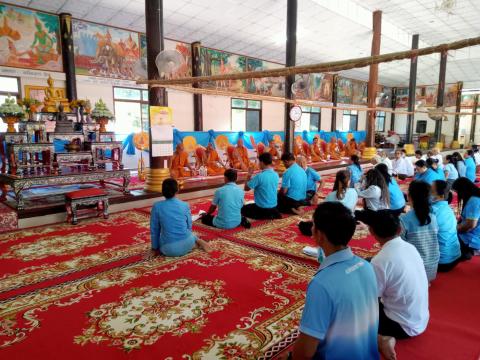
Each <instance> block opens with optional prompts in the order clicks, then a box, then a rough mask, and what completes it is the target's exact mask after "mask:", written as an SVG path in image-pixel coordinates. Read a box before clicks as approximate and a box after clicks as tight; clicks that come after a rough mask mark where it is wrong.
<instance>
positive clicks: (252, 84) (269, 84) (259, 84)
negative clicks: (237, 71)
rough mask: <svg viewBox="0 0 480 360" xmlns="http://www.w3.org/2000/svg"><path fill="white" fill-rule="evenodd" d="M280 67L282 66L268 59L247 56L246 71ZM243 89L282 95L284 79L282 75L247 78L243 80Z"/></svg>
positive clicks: (250, 91) (252, 92)
mask: <svg viewBox="0 0 480 360" xmlns="http://www.w3.org/2000/svg"><path fill="white" fill-rule="evenodd" d="M281 67H283V66H282V65H280V64H276V63H272V62H269V61H264V60H260V59H254V58H247V68H246V71H262V70H270V69H277V68H281ZM245 90H246V91H247V92H249V93H251V94H259V95H268V96H280V97H284V96H285V79H284V78H283V77H268V78H259V79H247V80H246V82H245Z"/></svg>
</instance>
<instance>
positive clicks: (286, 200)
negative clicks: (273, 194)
mask: <svg viewBox="0 0 480 360" xmlns="http://www.w3.org/2000/svg"><path fill="white" fill-rule="evenodd" d="M282 162H283V164H284V165H285V168H286V169H287V171H285V172H284V173H283V176H282V186H281V188H280V190H279V192H278V197H277V201H278V210H279V211H280V212H281V213H284V214H297V215H298V214H300V211H299V210H298V208H299V207H300V206H302V205H304V201H305V198H306V195H307V174H306V173H305V170H303V169H302V168H301V167H300V166H298V164H297V163H296V162H295V156H293V154H292V153H284V154H283V155H282Z"/></svg>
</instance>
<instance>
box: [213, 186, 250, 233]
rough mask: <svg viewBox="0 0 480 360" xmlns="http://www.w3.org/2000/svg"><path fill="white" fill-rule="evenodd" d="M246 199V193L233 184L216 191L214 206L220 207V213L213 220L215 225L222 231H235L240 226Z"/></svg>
mask: <svg viewBox="0 0 480 360" xmlns="http://www.w3.org/2000/svg"><path fill="white" fill-rule="evenodd" d="M244 197H245V192H244V191H243V190H242V189H240V188H239V187H238V186H237V185H236V184H235V183H233V182H230V183H227V184H225V185H223V186H222V187H221V188H219V189H218V190H217V191H215V195H214V196H213V200H212V205H216V206H218V213H217V216H215V217H214V218H213V225H215V227H217V228H220V229H233V228H234V227H237V226H238V225H240V222H241V221H242V215H241V213H240V212H241V210H242V206H243V198H244Z"/></svg>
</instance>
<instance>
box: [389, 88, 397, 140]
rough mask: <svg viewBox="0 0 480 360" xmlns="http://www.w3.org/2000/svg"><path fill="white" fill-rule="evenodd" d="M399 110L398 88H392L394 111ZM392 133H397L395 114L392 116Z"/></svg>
mask: <svg viewBox="0 0 480 360" xmlns="http://www.w3.org/2000/svg"><path fill="white" fill-rule="evenodd" d="M396 108H397V88H396V87H394V88H392V110H395V109H396ZM390 131H395V113H394V112H392V114H391V115H390Z"/></svg>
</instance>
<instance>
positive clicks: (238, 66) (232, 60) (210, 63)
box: [200, 47, 247, 91]
mask: <svg viewBox="0 0 480 360" xmlns="http://www.w3.org/2000/svg"><path fill="white" fill-rule="evenodd" d="M246 68H247V58H246V57H245V56H240V55H236V54H232V53H228V52H225V51H220V50H215V49H210V48H206V47H201V48H200V71H201V75H202V76H210V75H221V74H231V73H238V72H244V71H245V70H246ZM245 86H246V80H222V81H216V82H208V83H203V84H202V87H204V88H209V89H222V90H231V91H245Z"/></svg>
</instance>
